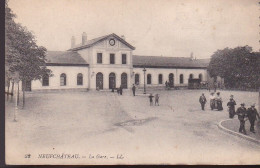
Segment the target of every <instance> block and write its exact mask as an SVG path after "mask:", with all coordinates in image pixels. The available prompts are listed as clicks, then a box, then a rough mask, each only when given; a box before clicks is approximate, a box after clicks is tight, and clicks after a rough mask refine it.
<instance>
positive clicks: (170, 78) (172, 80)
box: [168, 73, 174, 87]
mask: <svg viewBox="0 0 260 168" xmlns="http://www.w3.org/2000/svg"><path fill="white" fill-rule="evenodd" d="M168 84H169V86H170V87H173V86H174V74H173V73H170V74H169V82H168Z"/></svg>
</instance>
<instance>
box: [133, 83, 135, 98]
mask: <svg viewBox="0 0 260 168" xmlns="http://www.w3.org/2000/svg"><path fill="white" fill-rule="evenodd" d="M132 91H133V95H134V96H135V84H133V87H132Z"/></svg>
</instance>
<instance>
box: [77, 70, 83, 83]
mask: <svg viewBox="0 0 260 168" xmlns="http://www.w3.org/2000/svg"><path fill="white" fill-rule="evenodd" d="M77 85H83V75H82V73H79V74H78V75H77Z"/></svg>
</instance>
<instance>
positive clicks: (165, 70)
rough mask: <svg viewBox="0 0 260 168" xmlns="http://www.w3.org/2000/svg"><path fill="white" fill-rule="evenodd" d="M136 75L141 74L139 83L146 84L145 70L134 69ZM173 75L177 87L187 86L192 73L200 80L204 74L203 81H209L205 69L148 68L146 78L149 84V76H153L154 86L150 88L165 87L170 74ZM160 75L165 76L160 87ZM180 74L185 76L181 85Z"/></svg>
mask: <svg viewBox="0 0 260 168" xmlns="http://www.w3.org/2000/svg"><path fill="white" fill-rule="evenodd" d="M133 71H134V73H135V74H139V76H140V78H139V83H140V85H142V84H144V72H143V68H134V69H133ZM170 73H173V75H174V85H175V86H187V85H188V79H189V75H190V74H191V73H192V74H193V78H199V74H202V81H206V80H207V71H206V70H205V69H169V68H146V78H145V81H146V83H147V74H151V76H152V84H151V85H148V86H160V85H161V86H163V85H165V82H166V80H167V81H168V82H169V74H170ZM159 74H162V75H163V82H162V84H160V85H159V80H158V76H159ZM180 74H183V84H180Z"/></svg>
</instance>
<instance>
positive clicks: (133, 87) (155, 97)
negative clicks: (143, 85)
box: [132, 84, 159, 106]
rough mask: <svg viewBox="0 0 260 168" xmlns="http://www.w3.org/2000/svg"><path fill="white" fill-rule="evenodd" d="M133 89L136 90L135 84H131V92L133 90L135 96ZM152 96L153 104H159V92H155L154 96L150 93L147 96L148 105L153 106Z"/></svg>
mask: <svg viewBox="0 0 260 168" xmlns="http://www.w3.org/2000/svg"><path fill="white" fill-rule="evenodd" d="M135 90H136V87H135V85H134V84H133V86H132V92H133V96H135ZM153 97H154V105H155V106H156V105H157V106H159V94H158V93H156V94H155V95H154V96H153V94H152V93H151V94H150V95H149V96H148V98H149V101H150V106H153Z"/></svg>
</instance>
